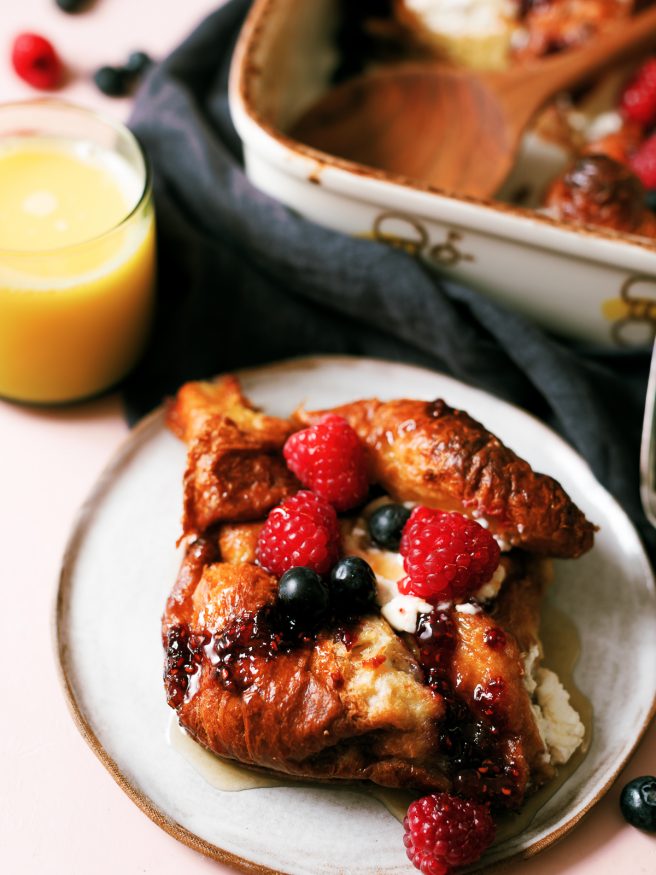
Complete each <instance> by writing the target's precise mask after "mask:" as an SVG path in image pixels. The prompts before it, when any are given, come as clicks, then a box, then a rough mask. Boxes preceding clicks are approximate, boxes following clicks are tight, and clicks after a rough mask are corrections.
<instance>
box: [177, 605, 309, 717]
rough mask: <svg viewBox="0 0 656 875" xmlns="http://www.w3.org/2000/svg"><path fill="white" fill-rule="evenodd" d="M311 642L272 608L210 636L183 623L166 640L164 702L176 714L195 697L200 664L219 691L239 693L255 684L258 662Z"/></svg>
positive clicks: (230, 624) (246, 614)
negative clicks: (211, 672)
mask: <svg viewBox="0 0 656 875" xmlns="http://www.w3.org/2000/svg"><path fill="white" fill-rule="evenodd" d="M313 641H314V636H312V635H309V634H307V633H305V632H303V631H302V630H300V629H298V628H296V627H295V626H294V625H293V624H291V623H290V622H289V621H288V620H287V619H286V618H285V617H283V616H281V615H280V614H279V613H278V611H277V610H276V608H275V606H271V605H267V606H265V607H263V608H262V609H261V610H259V611H257V612H254V613H245V614H242V615H240V616H239V617H237V618H235V619H233V620H232V621H231V622H230V623H229V624H228V625H227V626H226V627H225V628H223V629H221V630H220V631H218V632H215V633H210V632H208V631H206V630H201V631H192V630H191V629H190V628H189V626H188V625H187V624H186V623H180V624H178V625H175V626H172V627H171V628H170V629H169V631H168V633H167V636H166V659H165V665H164V685H165V688H166V697H167V702H168V704H169V705H170V706H171V707H172V708H175V709H176V710H179V708H180V707H181V705H182V704H183V703H184V702H185V701H188V700H189V699H190V698H191V697H192V696H193V695H194V693H195V692H196V690H197V688H198V682H199V679H200V675H199V672H200V671H201V668H202V664H203V663H204V662H207V663H209V665H210V666H211V670H212V671H213V674H214V679H215V680H216V681H218V683H219V684H221V686H222V687H223V688H224V689H226V690H230V691H234V692H241V691H242V690H245V689H247V688H248V687H250V686H251V685H252V684H253V683H254V682H255V681H256V680H257V678H258V676H259V672H260V667H261V664H262V662H268V661H269V660H271V659H273V658H274V657H275V656H277V655H278V654H279V653H289V652H290V651H291V650H293V649H296V648H300V647H304V646H308V645H310V644H312V642H313Z"/></svg>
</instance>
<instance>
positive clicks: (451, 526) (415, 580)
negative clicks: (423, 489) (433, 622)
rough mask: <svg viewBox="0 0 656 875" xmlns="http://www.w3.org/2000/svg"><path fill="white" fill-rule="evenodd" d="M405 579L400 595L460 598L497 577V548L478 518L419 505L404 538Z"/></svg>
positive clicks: (402, 540) (428, 598) (400, 585)
mask: <svg viewBox="0 0 656 875" xmlns="http://www.w3.org/2000/svg"><path fill="white" fill-rule="evenodd" d="M401 555H402V556H403V567H404V569H405V573H406V574H407V577H404V578H403V580H401V581H399V589H400V590H401V592H402V593H406V594H412V595H417V596H419V597H420V598H423V599H426V600H427V601H429V602H438V601H440V599H462V598H466V597H467V596H469V595H471V594H472V593H473V592H475V591H476V590H477V589H478V588H479V587H481V586H482V585H483V584H484V583H485V582H486V581H488V580H489V579H490V578H491V577H492V575H493V574H494V572H495V570H496V568H497V566H498V564H499V555H500V551H499V545H498V544H497V542H496V541H495V540H494V538H493V537H492V535H491V534H490V533H489V532H488V531H487V529H484V528H483V526H480V525H479V524H478V523H477V522H475V521H474V520H470V519H468V518H467V517H465V516H463V515H462V514H460V513H446V512H445V511H442V510H432V509H430V508H428V507H415V508H414V510H413V511H412V513H411V514H410V519H409V520H408V522H407V524H406V526H405V528H404V530H403V536H402V538H401Z"/></svg>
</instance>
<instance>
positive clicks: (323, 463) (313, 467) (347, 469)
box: [283, 414, 369, 511]
mask: <svg viewBox="0 0 656 875" xmlns="http://www.w3.org/2000/svg"><path fill="white" fill-rule="evenodd" d="M283 453H284V456H285V461H286V462H287V465H288V466H289V468H290V469H291V470H292V471H293V472H294V474H296V476H297V477H298V479H299V480H300V481H301V483H302V484H303V485H304V486H307V487H308V488H309V489H312V490H314V492H316V493H317V495H320V496H321V497H322V498H325V499H326V501H329V502H330V503H331V504H332V505H333V507H334V508H335V509H336V510H338V511H345V510H350V509H351V508H353V507H355V506H356V505H358V504H360V503H361V502H362V501H364V499H365V498H366V496H367V492H368V491H369V478H368V475H367V459H366V455H365V449H364V446H363V444H362V442H361V441H360V438H359V437H358V436H357V434H356V433H355V431H354V430H353V429H352V428H351V426H350V425H349V424H348V422H347V421H346V420H345V419H343V418H342V417H341V416H335V415H333V414H329V415H328V416H325V417H324V418H323V419H322V420H321V422H319V423H318V424H317V425H313V426H310V428H304V429H303V430H302V431H297V432H296V433H295V434H293V435H291V437H289V438H288V439H287V442H286V444H285V446H284V449H283Z"/></svg>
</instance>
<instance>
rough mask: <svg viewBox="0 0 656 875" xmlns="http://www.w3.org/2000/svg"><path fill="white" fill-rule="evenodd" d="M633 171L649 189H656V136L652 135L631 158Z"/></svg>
mask: <svg viewBox="0 0 656 875" xmlns="http://www.w3.org/2000/svg"><path fill="white" fill-rule="evenodd" d="M630 164H631V170H633V172H634V173H635V175H636V176H637V177H638V178H639V179H640V182H642V184H643V185H644V187H645V188H647V189H652V188H656V134H652V135H651V137H647V139H646V140H645V141H644V142H643V143H642V144H641V145H640V146H639V147H638V149H637V150H636V151H635V152H634V154H633V156H632V157H631V161H630Z"/></svg>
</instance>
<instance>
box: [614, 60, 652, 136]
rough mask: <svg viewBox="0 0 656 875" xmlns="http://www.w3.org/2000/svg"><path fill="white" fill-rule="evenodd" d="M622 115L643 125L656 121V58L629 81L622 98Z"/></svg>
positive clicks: (647, 62)
mask: <svg viewBox="0 0 656 875" xmlns="http://www.w3.org/2000/svg"><path fill="white" fill-rule="evenodd" d="M620 110H621V111H622V115H623V116H624V117H625V118H627V119H630V120H631V121H634V122H639V123H640V124H641V125H650V124H652V122H654V121H656V58H650V59H649V60H648V61H646V62H645V63H644V64H643V65H642V67H640V69H639V70H638V72H637V73H636V74H635V76H634V77H633V78H632V79H631V80H629V82H628V84H627V85H626V86H625V88H624V91H623V92H622V96H621V98H620Z"/></svg>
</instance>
